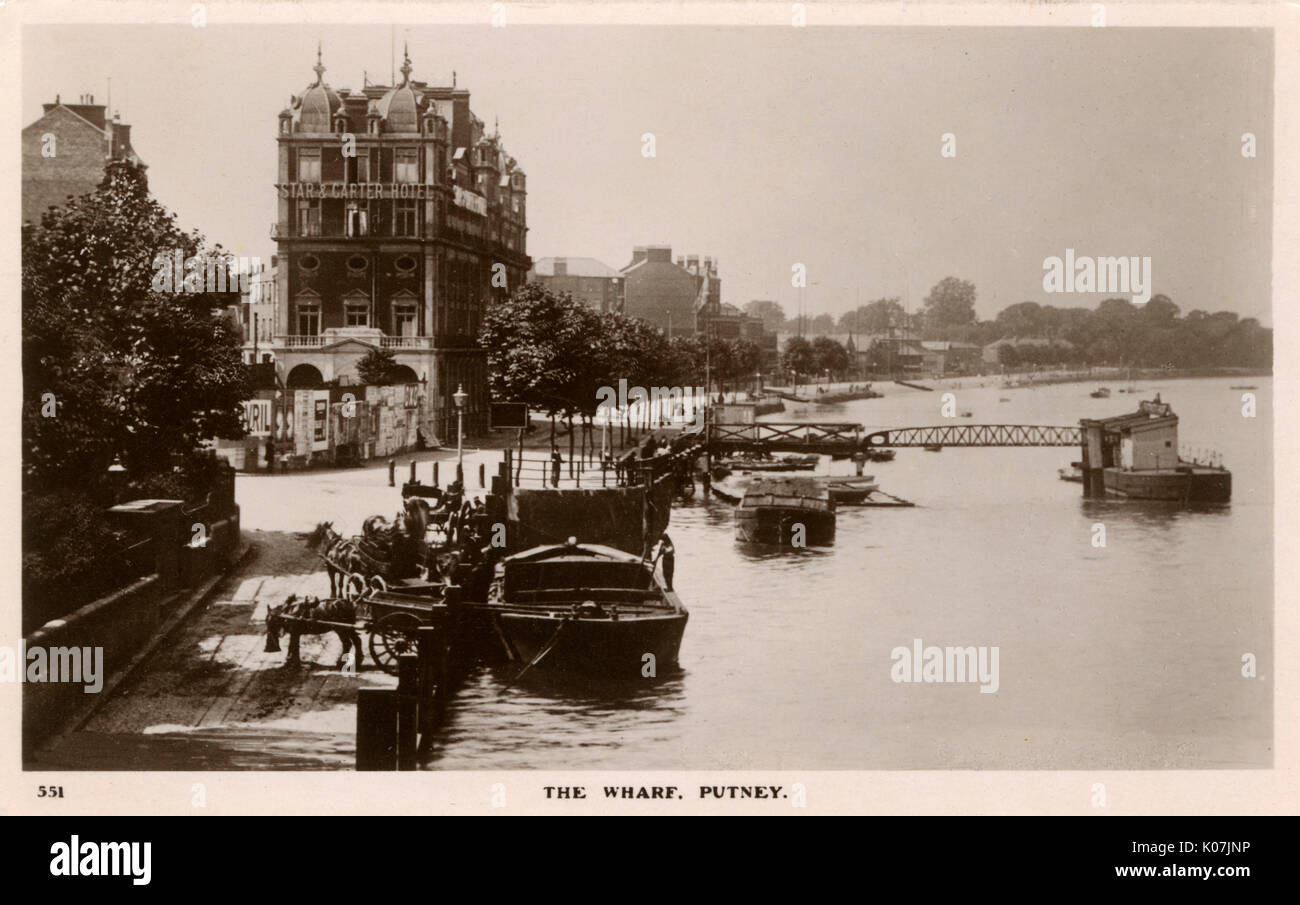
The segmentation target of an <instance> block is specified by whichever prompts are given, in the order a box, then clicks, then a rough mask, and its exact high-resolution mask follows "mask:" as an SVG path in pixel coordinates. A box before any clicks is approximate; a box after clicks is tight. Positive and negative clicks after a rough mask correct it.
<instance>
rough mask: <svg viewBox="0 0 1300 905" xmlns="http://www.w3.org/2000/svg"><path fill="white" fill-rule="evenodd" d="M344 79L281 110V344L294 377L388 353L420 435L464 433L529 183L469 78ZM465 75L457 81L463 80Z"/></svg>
mask: <svg viewBox="0 0 1300 905" xmlns="http://www.w3.org/2000/svg"><path fill="white" fill-rule="evenodd" d="M411 71H412V65H411V61H410V58H409V56H408V55H406V54H404V59H403V62H402V67H401V81H400V83H399V84H397V85H395V86H385V85H373V84H370V83H369V82H368V81H367V82H366V83H365V84H364V85H363V87H362V88H361V89H360V90H349V89H347V88H343V89H341V90H339V91H335V90H334V89H333V88H331V87H330V86H329V84H328V83H326V82H325V79H324V75H325V67H324V66H323V65H322V63H321V60H320V54H319V52H318V54H317V62H316V66H315V72H316V80H315V81H314V82H312V83H311V84H310V85H308V86H307V88H306V89H305V90H304V91H303V92H302V93H301V94H300V95H297V96H294V97H293V98H291V100H290V104H289V106H288V107H287V108H286V109H285V110H283V111H282V112H281V113H280V115H279V133H278V135H277V138H276V141H277V144H278V151H279V165H278V174H277V179H276V191H277V194H278V216H277V218H276V222H275V224H274V227H273V231H272V235H273V238H274V239H275V243H276V251H277V254H276V265H277V266H276V267H275V271H274V273H275V277H274V279H275V283H276V285H275V289H274V292H273V293H270V295H271V296H272V297H273V298H274V300H275V304H276V306H277V310H276V312H275V316H274V318H273V323H274V324H275V329H276V335H275V337H274V339H273V341H272V342H271V343H270V348H267V346H266V345H264V344H262V343H260V342H259V357H262V356H261V355H260V353H261V352H268V353H270V355H271V357H273V359H274V361H275V363H276V369H277V374H278V376H279V379H280V380H281V381H282V382H283V385H284V386H285V387H286V388H287V389H304V388H316V387H322V386H327V385H333V386H335V387H337V386H340V385H343V386H346V385H354V384H358V383H360V381H359V378H358V377H357V374H356V366H357V363H358V362H359V361H360V360H361V359H362V358H364V357H365V356H366V355H367V354H369V353H370V352H372V351H373V350H374V349H387V350H389V351H391V352H392V353H393V355H394V357H395V358H396V360H397V363H398V365H399V377H398V381H397V382H399V383H406V384H408V385H410V384H416V385H417V388H416V391H415V392H414V393H409V394H408V398H410V399H418V400H419V402H418V407H419V409H420V412H419V415H418V418H419V421H420V424H421V434H422V435H423V436H422V439H423V440H424V442H427V443H447V442H452V443H454V442H455V431H456V410H455V404H454V402H453V401H452V394H453V393H455V392H456V390H457V388H458V387H459V386H461V385H463V386H464V389H465V392H466V393H467V394H468V397H469V399H468V402H467V404H466V408H465V419H466V426H467V429H471V430H474V429H479V428H481V427H482V425H483V423H484V422H485V420H486V412H487V404H488V401H489V399H488V390H487V364H486V354H485V352H484V351H483V350H482V349H480V348H479V347H478V344H477V340H476V337H477V335H478V333H479V329H480V327H481V324H482V321H483V316H484V313H485V310H486V307H487V305H489V304H491V303H492V302H493V301H494V300H500V299H504V298H506V297H507V296H508V295H509V293H510V292H512V291H513V290H514V289H515V288H516V287H518V286H519V285H520V284H521V283H522V282H523V280H524V277H525V275H526V273H527V272H528V269H529V266H530V263H531V262H530V259H529V257H528V255H527V253H526V251H525V248H526V236H527V204H526V199H527V182H526V177H525V174H524V171H523V169H522V168H521V167H520V166H519V164H518V163H517V162H516V161H515V160H514V158H512V157H511V156H510V155H509V154H507V153H506V151H505V148H504V146H503V145H502V142H501V138H500V135H499V134H488V133H487V131H486V130H485V129H484V124H483V121H482V120H480V119H479V118H478V117H477V116H475V115H474V114H473V112H472V111H471V110H470V102H469V101H470V96H469V92H468V91H467V90H465V89H463V88H458V87H456V86H455V84H453V85H452V86H450V87H435V86H431V85H429V84H427V83H425V82H419V81H413V80H412V79H411ZM453 81H454V80H453Z"/></svg>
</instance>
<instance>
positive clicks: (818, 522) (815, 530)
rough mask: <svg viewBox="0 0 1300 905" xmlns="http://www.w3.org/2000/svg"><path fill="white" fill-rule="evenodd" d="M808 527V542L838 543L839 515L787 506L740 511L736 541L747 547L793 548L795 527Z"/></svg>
mask: <svg viewBox="0 0 1300 905" xmlns="http://www.w3.org/2000/svg"><path fill="white" fill-rule="evenodd" d="M796 524H801V525H803V526H804V538H803V539H804V542H805V543H806V544H808V545H809V546H825V545H827V544H830V543H833V542H834V541H835V513H833V512H818V511H816V510H811V509H800V508H797V507H787V506H752V507H750V506H744V505H742V506H741V508H739V509H737V510H736V540H738V541H740V542H741V543H747V544H780V545H782V546H790V545H791V541H792V538H793V535H794V528H793V526H794V525H796Z"/></svg>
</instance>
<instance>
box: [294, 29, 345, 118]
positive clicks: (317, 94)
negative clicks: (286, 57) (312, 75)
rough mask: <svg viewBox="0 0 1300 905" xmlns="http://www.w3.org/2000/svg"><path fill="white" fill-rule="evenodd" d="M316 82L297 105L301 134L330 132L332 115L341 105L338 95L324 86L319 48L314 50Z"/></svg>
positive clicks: (303, 94)
mask: <svg viewBox="0 0 1300 905" xmlns="http://www.w3.org/2000/svg"><path fill="white" fill-rule="evenodd" d="M313 68H314V69H315V70H316V81H314V82H312V83H311V84H310V85H308V86H307V89H306V90H305V91H303V93H302V100H301V101H300V102H299V104H298V128H299V130H300V131H303V132H330V131H332V130H333V119H334V113H335V111H337V110H338V109H339V107H341V106H342V105H343V102H342V101H341V100H339V96H338V93H337V92H336V91H335V90H334V89H333V88H331V87H330V86H329V85H326V84H325V82H324V78H325V67H324V66H323V65H322V64H321V61H320V48H319V47H317V48H316V65H315V66H314V67H313Z"/></svg>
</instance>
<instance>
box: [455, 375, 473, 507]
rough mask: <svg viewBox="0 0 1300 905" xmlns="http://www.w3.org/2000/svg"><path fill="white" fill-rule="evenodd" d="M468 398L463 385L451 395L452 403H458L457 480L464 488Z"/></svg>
mask: <svg viewBox="0 0 1300 905" xmlns="http://www.w3.org/2000/svg"><path fill="white" fill-rule="evenodd" d="M468 398H469V394H468V393H466V392H465V384H463V383H462V384H459V385H458V386H457V387H456V392H454V393H452V394H451V399H452V401H453V402H455V403H456V480H457V481H459V482H460V486H461V487H462V488H463V487H464V486H465V400H466V399H468Z"/></svg>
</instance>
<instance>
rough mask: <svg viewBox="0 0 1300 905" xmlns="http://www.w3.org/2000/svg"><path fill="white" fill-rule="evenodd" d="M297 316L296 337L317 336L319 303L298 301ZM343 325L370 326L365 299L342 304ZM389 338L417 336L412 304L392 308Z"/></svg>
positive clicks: (401, 304)
mask: <svg viewBox="0 0 1300 905" xmlns="http://www.w3.org/2000/svg"><path fill="white" fill-rule="evenodd" d="M295 308H296V309H297V314H298V335H299V336H317V335H319V334H320V332H321V316H320V302H317V301H300V302H298V303H297V304H296V305H295ZM343 324H344V326H347V327H369V326H370V303H369V302H368V301H366V300H365V299H347V300H345V301H344V302H343ZM391 327H392V329H391V330H390V331H389V335H390V336H418V335H419V314H418V312H417V310H416V306H415V303H413V302H399V303H395V304H394V305H393V306H392V324H391Z"/></svg>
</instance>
